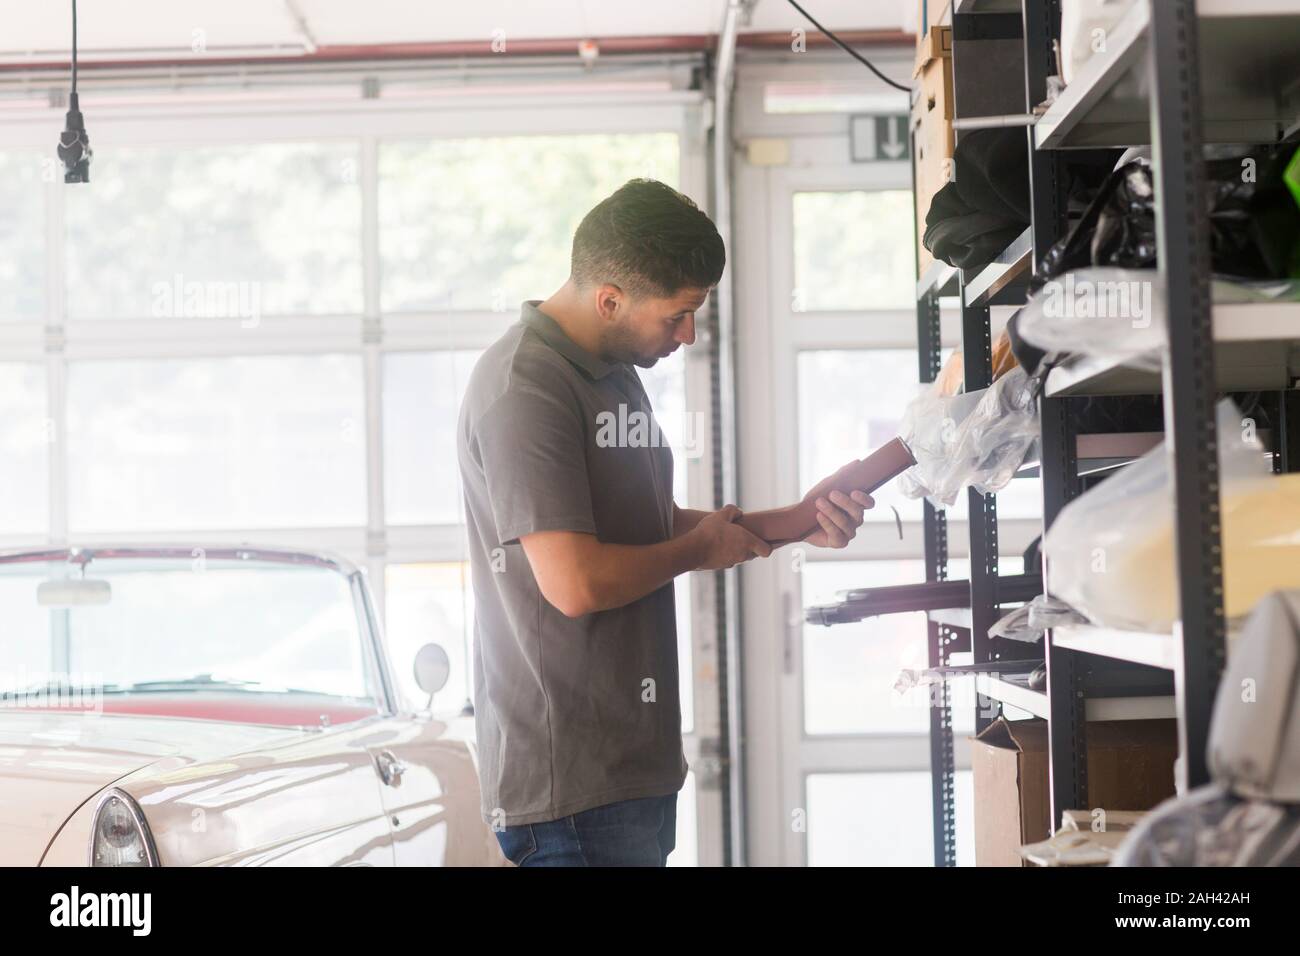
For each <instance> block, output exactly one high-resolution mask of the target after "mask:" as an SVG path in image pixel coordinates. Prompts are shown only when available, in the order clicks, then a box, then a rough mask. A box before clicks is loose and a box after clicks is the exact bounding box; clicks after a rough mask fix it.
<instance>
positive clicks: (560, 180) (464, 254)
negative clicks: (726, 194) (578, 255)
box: [379, 133, 678, 312]
mask: <svg viewBox="0 0 1300 956" xmlns="http://www.w3.org/2000/svg"><path fill="white" fill-rule="evenodd" d="M677 169H678V146H677V136H676V135H675V134H673V133H645V134H633V135H628V134H623V133H620V134H612V135H604V134H600V135H575V136H512V137H496V138H483V139H446V140H435V141H433V142H427V141H426V142H394V143H385V144H383V145H382V146H381V148H380V155H379V173H380V180H379V216H380V226H379V237H380V259H381V262H382V266H383V306H384V308H385V309H388V310H400V309H405V310H485V311H486V310H492V311H498V312H500V311H506V312H513V311H514V310H515V309H516V308H518V307H519V303H520V302H521V301H523V300H525V299H530V298H534V299H544V298H546V297H547V296H549V295H550V294H551V293H552V292H554V291H555V290H556V289H558V288H559V287H560V285H561V284H562V283H563V282H564V280H565V278H566V277H567V276H568V274H569V251H570V246H571V243H572V239H573V231H574V229H576V228H577V226H578V223H579V222H580V221H581V220H582V217H583V216H584V215H586V213H587V211H588V210H589V209H591V207H592V206H594V205H595V204H596V203H597V202H599V201H600V200H601V199H604V198H605V197H606V196H607V195H609V194H610V193H612V192H613V191H614V190H615V189H617V188H618V187H619V186H621V185H623V183H625V182H627V180H629V179H632V178H634V177H637V176H647V177H652V178H655V179H659V180H662V181H663V182H666V183H668V184H669V185H672V186H675V185H676V184H677V176H678V172H677Z"/></svg>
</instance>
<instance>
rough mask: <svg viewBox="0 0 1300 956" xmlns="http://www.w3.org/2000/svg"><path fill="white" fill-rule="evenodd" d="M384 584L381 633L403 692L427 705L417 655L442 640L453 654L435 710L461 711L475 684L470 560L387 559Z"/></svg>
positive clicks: (434, 702) (418, 704)
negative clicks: (416, 561) (417, 671)
mask: <svg viewBox="0 0 1300 956" xmlns="http://www.w3.org/2000/svg"><path fill="white" fill-rule="evenodd" d="M384 587H385V589H386V594H385V601H384V618H385V627H384V639H385V642H386V643H387V645H388V658H389V660H390V661H391V662H392V666H393V672H394V673H395V674H396V675H397V683H398V687H399V688H400V689H401V692H402V694H403V695H404V696H405V697H406V699H407V700H408V701H409V702H410V703H411V704H413V705H415V706H416V707H423V706H424V705H425V702H426V701H427V700H428V699H429V695H428V694H426V693H425V692H424V691H422V690H420V688H419V686H418V685H417V684H416V683H415V672H414V667H415V655H416V654H417V653H418V652H419V650H420V648H421V647H423V646H424V645H425V644H440V645H441V646H442V649H443V650H444V651H446V652H447V657H448V658H449V659H450V660H451V675H450V676H449V677H448V678H447V686H446V687H444V688H443V689H442V690H440V691H438V693H437V694H436V695H435V696H434V698H433V711H434V713H437V714H445V713H457V712H459V711H460V709H461V707H463V706H464V704H465V702H466V701H468V700H471V699H472V697H473V688H474V678H473V656H472V652H473V625H472V622H473V620H474V592H473V589H472V588H471V587H470V580H469V565H468V564H465V563H459V562H454V563H453V562H448V563H443V564H393V565H389V566H388V569H387V570H386V571H385V572H384Z"/></svg>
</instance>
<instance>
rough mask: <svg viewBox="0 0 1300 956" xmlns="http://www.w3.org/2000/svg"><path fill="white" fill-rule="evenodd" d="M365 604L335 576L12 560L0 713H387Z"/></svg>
mask: <svg viewBox="0 0 1300 956" xmlns="http://www.w3.org/2000/svg"><path fill="white" fill-rule="evenodd" d="M83 557H84V555H83ZM360 603H361V602H360V601H359V600H358V598H357V596H356V594H355V593H354V587H353V583H352V582H351V581H350V580H349V578H348V577H347V576H346V575H345V574H344V573H342V572H341V571H339V570H336V569H334V568H333V567H327V566H319V565H312V564H290V563H283V562H276V561H263V560H244V559H237V558H230V559H220V560H217V559H210V558H207V557H205V556H204V553H203V552H202V551H200V550H196V551H195V552H194V553H193V556H189V555H184V554H182V556H179V557H175V558H155V557H92V559H91V560H89V561H88V562H86V563H85V565H84V570H83V566H82V565H81V564H80V563H79V562H78V563H73V562H68V561H62V560H59V561H52V562H37V563H22V562H19V563H6V562H4V561H0V704H7V705H11V706H12V705H13V704H14V703H15V702H16V701H18V700H19V699H20V698H23V697H24V696H26V697H27V698H29V699H30V698H31V697H32V696H33V695H34V694H36V693H37V692H38V691H39V690H40V689H42V688H45V689H46V690H52V689H58V690H63V691H66V690H68V689H80V690H81V691H82V692H83V694H85V695H87V696H97V697H98V698H99V699H101V700H102V706H103V709H104V710H106V711H113V710H115V709H117V710H127V711H130V712H136V713H140V712H144V713H155V714H162V715H172V716H200V717H217V718H223V719H232V720H249V721H255V722H272V723H286V722H288V723H293V722H301V720H307V721H310V722H312V723H315V722H316V721H317V720H320V721H322V722H329V721H328V718H329V717H331V716H332V717H333V718H334V719H335V721H336V722H337V720H339V719H344V720H346V719H349V718H356V717H359V716H364V715H365V714H367V713H375V712H376V710H377V709H378V708H379V702H380V700H381V699H382V694H381V693H380V691H379V687H380V682H379V680H378V677H377V673H376V672H377V665H376V662H375V660H374V651H373V648H372V647H371V645H370V642H369V638H368V633H369V632H368V630H367V628H366V626H365V623H364V622H365V619H366V618H365V613H364V608H362V607H360ZM254 695H256V696H254ZM198 700H202V701H203V702H204V707H206V708H207V709H204V710H199V711H196V710H195V709H194V705H195V702H196V701H198ZM214 701H215V702H217V703H218V704H221V703H222V702H224V705H223V706H224V709H223V707H222V706H217V707H216V708H215V709H214V708H213V707H212V706H209V705H211V704H212V703H213V702H214ZM250 701H252V702H255V703H254V704H253V706H252V707H251V709H250V707H249V706H248V705H249V702H250ZM331 703H332V704H334V705H340V706H334V707H323V706H322V704H331ZM277 706H279V707H280V709H278V710H277V709H276V707H277ZM299 711H301V713H299ZM286 714H288V715H289V719H284V718H285V715H286ZM304 715H305V716H304Z"/></svg>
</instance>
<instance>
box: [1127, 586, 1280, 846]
mask: <svg viewBox="0 0 1300 956" xmlns="http://www.w3.org/2000/svg"><path fill="white" fill-rule="evenodd" d="M1206 749H1207V751H1208V756H1209V765H1210V777H1211V779H1212V781H1213V782H1212V783H1210V784H1209V785H1207V786H1204V787H1198V788H1197V789H1195V790H1192V791H1191V792H1190V793H1188V794H1187V795H1186V796H1184V797H1176V798H1174V799H1171V800H1166V801H1165V802H1164V803H1162V804H1160V806H1158V807H1156V808H1155V810H1153V811H1152V812H1151V813H1150V814H1149V815H1148V816H1147V817H1146V818H1145V819H1144V820H1143V821H1142V822H1141V823H1140V824H1139V825H1138V826H1137V827H1136V828H1135V829H1134V830H1133V832H1132V834H1131V835H1130V837H1129V838H1128V839H1127V840H1125V841H1124V843H1123V844H1122V845H1121V847H1120V851H1119V854H1118V856H1117V858H1116V860H1115V865H1117V866H1300V591H1285V592H1278V593H1275V594H1270V595H1269V596H1268V597H1267V598H1265V599H1264V600H1262V601H1260V602H1259V605H1258V606H1257V607H1256V608H1255V610H1254V612H1252V614H1251V615H1250V618H1249V619H1248V620H1247V621H1246V624H1245V626H1244V627H1243V628H1242V632H1241V636H1240V637H1239V638H1238V639H1237V641H1236V642H1235V644H1234V645H1233V647H1232V652H1231V653H1230V654H1229V655H1228V664H1227V667H1226V669H1225V670H1224V672H1223V677H1222V679H1221V680H1220V681H1219V691H1218V695H1217V696H1216V697H1215V701H1214V716H1213V718H1212V719H1211V721H1210V739H1209V743H1208V746H1207V748H1206Z"/></svg>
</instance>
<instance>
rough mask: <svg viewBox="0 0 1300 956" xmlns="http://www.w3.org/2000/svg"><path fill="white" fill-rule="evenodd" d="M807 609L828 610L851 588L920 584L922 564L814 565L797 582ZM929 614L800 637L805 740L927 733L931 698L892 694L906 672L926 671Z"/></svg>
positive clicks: (812, 629) (919, 692) (814, 629)
mask: <svg viewBox="0 0 1300 956" xmlns="http://www.w3.org/2000/svg"><path fill="white" fill-rule="evenodd" d="M800 580H801V583H802V587H803V598H802V599H803V606H804V607H808V606H809V605H814V604H829V603H832V602H834V601H836V600H838V598H839V596H838V594H837V592H839V591H843V590H847V589H850V588H864V587H883V586H885V585H890V584H916V583H917V582H920V581H924V580H925V565H924V563H923V562H921V561H809V562H807V563H806V564H804V566H803V572H802V574H801V575H800ZM925 623H926V617H925V614H924V613H921V612H916V613H912V614H889V615H886V616H883V617H874V618H868V619H867V620H865V621H857V622H854V623H852V624H837V625H835V626H834V627H822V626H820V625H815V624H805V625H804V629H803V708H804V732H805V733H807V734H810V735H813V734H867V733H874V734H897V733H927V732H928V731H929V728H930V710H929V700H930V698H929V692H928V690H927V689H926V688H924V687H920V688H913V689H912V690H910V691H908V692H907V693H906V694H899V693H897V692H896V691H895V690H894V682H895V681H896V680H897V678H898V672H899V671H900V670H902V669H903V668H918V667H925V666H927V657H926V628H925Z"/></svg>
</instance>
